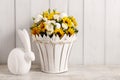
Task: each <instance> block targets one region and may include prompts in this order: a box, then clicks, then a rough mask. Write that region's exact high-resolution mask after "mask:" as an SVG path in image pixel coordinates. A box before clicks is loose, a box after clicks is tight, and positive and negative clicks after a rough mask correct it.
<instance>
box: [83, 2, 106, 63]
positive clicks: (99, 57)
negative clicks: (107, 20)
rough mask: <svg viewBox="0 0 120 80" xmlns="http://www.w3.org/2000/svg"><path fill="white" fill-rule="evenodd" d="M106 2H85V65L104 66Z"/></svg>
mask: <svg viewBox="0 0 120 80" xmlns="http://www.w3.org/2000/svg"><path fill="white" fill-rule="evenodd" d="M104 5H105V1H104V0H84V63H85V64H104V16H105V6H104Z"/></svg>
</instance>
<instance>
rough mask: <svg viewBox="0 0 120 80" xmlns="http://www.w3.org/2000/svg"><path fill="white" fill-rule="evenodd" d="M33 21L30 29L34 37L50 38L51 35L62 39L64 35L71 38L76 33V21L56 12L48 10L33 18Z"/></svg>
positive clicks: (71, 17)
mask: <svg viewBox="0 0 120 80" xmlns="http://www.w3.org/2000/svg"><path fill="white" fill-rule="evenodd" d="M33 21H34V22H33V24H32V26H31V28H30V29H31V34H32V35H34V36H36V35H37V36H39V35H41V36H42V37H43V36H44V35H45V36H49V37H50V38H51V37H52V36H53V35H58V36H59V37H60V38H62V37H63V36H64V35H65V34H66V35H67V36H72V35H74V34H76V33H78V29H77V26H78V24H77V22H76V19H75V18H74V17H73V16H68V15H67V14H65V13H60V12H58V11H56V10H50V9H48V10H47V11H44V12H43V13H42V14H39V15H38V16H37V17H36V18H33Z"/></svg>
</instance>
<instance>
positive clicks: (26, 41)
mask: <svg viewBox="0 0 120 80" xmlns="http://www.w3.org/2000/svg"><path fill="white" fill-rule="evenodd" d="M18 35H19V37H20V40H21V42H22V43H23V46H24V50H25V59H26V60H28V61H34V60H35V55H34V53H33V52H32V51H31V43H30V37H29V34H28V32H27V31H26V29H23V30H18Z"/></svg>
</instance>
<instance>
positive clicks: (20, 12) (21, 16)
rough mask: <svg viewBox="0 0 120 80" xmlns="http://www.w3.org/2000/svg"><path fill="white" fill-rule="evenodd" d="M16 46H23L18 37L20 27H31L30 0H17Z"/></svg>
mask: <svg viewBox="0 0 120 80" xmlns="http://www.w3.org/2000/svg"><path fill="white" fill-rule="evenodd" d="M15 4H16V6H15V7H16V9H15V11H16V46H17V47H23V46H22V43H21V41H20V39H19V37H18V34H17V30H18V29H24V28H25V29H27V30H29V28H30V19H31V18H30V0H16V2H15Z"/></svg>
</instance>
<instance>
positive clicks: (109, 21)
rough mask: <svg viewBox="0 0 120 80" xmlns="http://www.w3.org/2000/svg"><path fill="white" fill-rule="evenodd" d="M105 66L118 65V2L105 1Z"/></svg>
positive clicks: (119, 60)
mask: <svg viewBox="0 0 120 80" xmlns="http://www.w3.org/2000/svg"><path fill="white" fill-rule="evenodd" d="M105 42H106V64H120V0H106V35H105Z"/></svg>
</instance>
